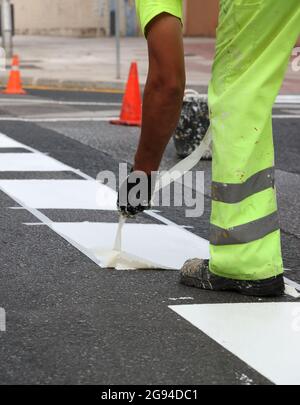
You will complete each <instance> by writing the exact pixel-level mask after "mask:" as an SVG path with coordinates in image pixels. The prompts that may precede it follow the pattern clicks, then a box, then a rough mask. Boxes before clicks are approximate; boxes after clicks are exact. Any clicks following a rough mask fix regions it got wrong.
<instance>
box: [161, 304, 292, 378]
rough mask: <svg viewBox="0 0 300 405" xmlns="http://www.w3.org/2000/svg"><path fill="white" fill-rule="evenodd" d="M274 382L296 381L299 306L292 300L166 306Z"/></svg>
mask: <svg viewBox="0 0 300 405" xmlns="http://www.w3.org/2000/svg"><path fill="white" fill-rule="evenodd" d="M169 308H171V309H172V310H173V311H175V312H176V313H177V314H179V315H180V316H182V317H183V318H184V319H186V320H187V321H188V322H190V323H191V324H192V325H194V326H195V327H197V328H198V329H200V330H201V331H202V332H204V333H205V334H206V335H208V336H209V337H211V338H212V339H214V340H215V341H216V342H217V343H219V344H220V345H222V346H223V347H225V349H227V350H229V351H230V352H232V353H233V354H234V355H236V356H237V357H239V358H240V359H241V360H243V361H244V362H246V363H247V364H248V365H249V366H251V367H253V368H254V369H255V370H257V371H258V372H259V373H261V374H262V375H264V376H265V377H266V378H268V379H269V380H270V381H272V382H274V383H276V384H295V385H296V384H297V385H299V384H300V368H299V358H300V345H299V342H300V305H299V304H298V303H294V302H270V303H269V302H268V303H240V304H203V305H176V306H170V307H169Z"/></svg>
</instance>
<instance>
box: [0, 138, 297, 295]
mask: <svg viewBox="0 0 300 405" xmlns="http://www.w3.org/2000/svg"><path fill="white" fill-rule="evenodd" d="M0 145H2V147H14V146H18V147H23V148H26V149H28V150H30V151H31V152H33V153H36V154H40V155H41V156H44V154H43V153H41V152H39V151H38V150H36V149H34V148H31V147H29V146H27V145H24V144H22V143H19V142H16V141H14V140H13V139H11V138H9V137H8V136H6V135H4V134H3V133H0ZM53 160H55V161H56V159H53ZM57 162H59V161H57ZM59 163H60V162H59ZM65 166H66V167H67V170H68V171H73V172H74V173H76V174H78V175H79V176H81V177H82V178H84V179H86V180H88V181H90V182H93V183H96V184H97V186H100V184H99V182H96V180H95V179H94V178H92V177H91V176H89V175H87V174H85V173H83V172H82V171H81V170H79V169H74V168H72V167H71V166H67V165H65ZM18 181H22V182H24V181H35V180H7V181H6V182H18ZM45 181H47V180H43V182H45ZM48 181H50V182H53V181H55V182H57V181H58V180H48ZM65 181H67V180H65ZM71 181H72V182H74V181H76V180H71ZM78 181H80V180H78ZM2 182H3V181H2ZM56 184H57V183H56ZM0 186H1V183H0ZM6 186H7V187H8V183H7V184H6ZM94 187H95V186H94ZM104 187H106V186H104ZM95 189H96V190H97V191H96V201H97V207H98V209H99V204H100V203H101V193H100V195H98V193H99V188H97V187H95ZM2 191H4V192H6V194H8V195H10V197H11V198H13V199H14V200H15V201H16V202H17V203H18V204H19V205H20V207H11V209H23V207H24V209H27V210H29V211H30V212H31V213H32V214H33V215H35V216H36V217H37V218H38V219H39V220H41V221H42V222H44V223H45V224H48V223H49V221H50V219H48V218H47V217H46V216H45V215H44V214H42V213H40V212H39V211H37V210H36V209H35V208H32V207H30V206H25V204H24V202H23V201H21V200H19V199H18V198H17V197H16V195H14V194H10V193H9V191H8V189H7V188H6V191H5V190H4V189H2ZM55 193H56V191H54V194H55ZM104 194H108V195H109V196H108V197H109V199H110V198H112V199H114V200H115V201H116V199H117V193H116V192H115V191H114V190H112V189H109V191H107V190H106V192H105V193H104ZM25 195H26V192H25ZM106 197H107V195H106ZM96 209H97V208H96ZM113 209H114V210H115V209H116V207H115V204H114V208H113ZM158 213H159V211H158V210H149V211H145V214H147V215H149V216H151V217H153V218H156V219H157V220H159V221H160V222H162V223H164V224H166V225H172V226H173V227H177V228H178V229H180V230H181V231H184V232H187V233H188V234H189V235H193V236H195V237H197V236H196V235H194V234H192V233H190V232H188V231H187V230H186V229H185V228H183V227H181V226H180V225H178V224H176V223H175V222H173V221H170V220H168V219H167V218H164V217H163V216H161V215H159V214H158ZM41 218H43V219H41ZM44 219H46V221H44ZM50 222H51V221H50ZM198 238H200V237H198ZM200 239H202V238H200ZM70 243H71V244H72V241H70ZM74 243H75V242H74ZM74 243H73V245H74V246H75V244H74ZM207 243H208V242H207ZM76 247H77V248H78V249H79V250H80V251H82V250H81V247H80V246H79V245H76ZM85 254H86V255H87V256H88V257H90V253H89V252H85ZM90 258H91V259H92V260H93V261H94V262H95V263H98V264H99V261H98V259H96V258H95V256H94V255H91V257H90ZM285 283H287V284H289V285H291V286H293V287H294V288H296V289H297V290H299V291H300V285H299V284H298V283H295V282H294V281H291V280H289V279H288V278H285Z"/></svg>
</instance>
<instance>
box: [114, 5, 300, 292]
mask: <svg viewBox="0 0 300 405" xmlns="http://www.w3.org/2000/svg"><path fill="white" fill-rule="evenodd" d="M136 7H137V13H138V16H139V18H140V22H141V27H142V30H143V32H144V35H145V37H146V39H147V43H148V53H149V73H148V78H147V82H146V86H145V91H144V99H143V118H142V129H141V137H140V141H139V145H138V149H137V152H136V155H135V159H134V165H133V172H132V173H131V175H133V174H134V173H135V172H143V173H145V174H146V175H147V176H148V179H149V181H150V180H151V176H150V175H151V172H156V171H157V170H158V168H159V165H160V162H161V159H162V156H163V153H164V150H165V147H166V145H167V143H168V142H169V140H170V138H171V136H172V134H173V131H174V129H175V127H176V125H177V123H178V119H179V116H180V111H181V107H182V100H183V94H184V88H185V67H184V51H183V38H182V23H183V20H182V1H181V0H147V1H145V0H136ZM299 33H300V2H299V0H288V1H283V0H220V15H219V24H218V28H217V39H216V53H215V59H214V63H213V68H212V79H211V82H210V85H209V91H208V100H209V108H210V119H211V131H212V137H213V161H212V193H211V199H212V210H211V224H210V260H209V261H208V260H202V259H201V258H195V259H190V260H188V261H187V262H186V263H185V264H184V265H183V268H182V269H181V275H180V277H181V282H182V283H183V284H185V285H188V286H193V287H198V288H202V289H209V290H215V291H223V290H231V291H237V292H239V293H241V294H245V295H254V296H279V295H282V294H283V292H284V281H283V262H282V253H281V241H280V228H279V223H278V212H277V203H276V192H275V186H274V147H273V136H272V106H273V103H274V101H275V98H276V96H277V94H278V93H279V90H280V87H281V84H282V81H283V78H284V74H285V71H286V68H287V66H288V62H289V58H290V55H291V52H292V48H293V47H294V45H295V44H296V41H297V38H298V36H299ZM126 182H127V184H129V183H130V176H129V177H128V179H127V180H126ZM149 189H151V190H152V189H153V188H150V187H149ZM150 199H151V196H149V198H148V200H147V201H145V203H144V204H142V206H141V204H140V205H138V206H132V204H130V201H128V204H120V202H119V210H120V211H121V213H123V215H131V216H132V215H135V214H136V213H137V212H140V211H143V209H147V208H149V201H150ZM183 248H184V247H183Z"/></svg>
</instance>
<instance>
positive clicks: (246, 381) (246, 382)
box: [235, 373, 253, 385]
mask: <svg viewBox="0 0 300 405" xmlns="http://www.w3.org/2000/svg"><path fill="white" fill-rule="evenodd" d="M235 374H236V376H237V378H238V379H239V380H240V382H241V383H242V384H243V385H252V384H253V380H252V379H251V378H249V377H248V376H247V375H246V374H244V373H242V374H241V375H239V374H238V373H235Z"/></svg>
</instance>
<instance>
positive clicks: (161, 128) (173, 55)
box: [134, 13, 185, 174]
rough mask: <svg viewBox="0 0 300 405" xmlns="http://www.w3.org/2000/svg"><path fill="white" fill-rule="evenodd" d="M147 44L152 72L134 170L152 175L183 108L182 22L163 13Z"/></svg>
mask: <svg viewBox="0 0 300 405" xmlns="http://www.w3.org/2000/svg"><path fill="white" fill-rule="evenodd" d="M147 42H148V52H149V72H148V78H147V82H146V86H145V91H144V99H143V120H142V131H141V137H140V142H139V145H138V150H137V152H136V155H135V161H134V169H135V170H142V171H144V172H146V173H148V174H150V173H151V171H156V170H158V168H159V165H160V162H161V159H162V155H163V153H164V150H165V148H166V146H167V144H168V142H169V140H170V138H171V136H172V133H173V131H174V130H175V128H176V125H177V123H178V120H179V116H180V111H181V106H182V99H183V93H184V87H185V67H184V51H183V40H182V26H181V22H180V20H179V19H178V18H176V17H174V16H172V15H170V14H167V13H163V14H160V15H159V16H158V17H156V18H155V19H154V20H153V21H152V22H151V23H150V24H149V25H148V27H147Z"/></svg>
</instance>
